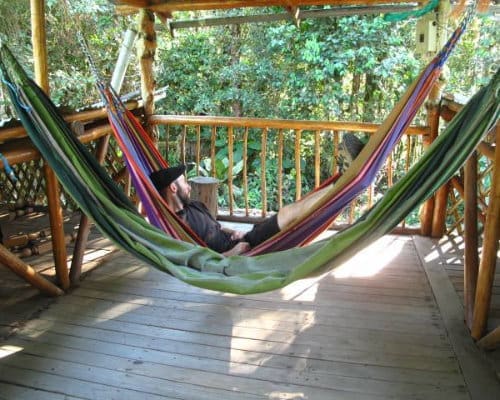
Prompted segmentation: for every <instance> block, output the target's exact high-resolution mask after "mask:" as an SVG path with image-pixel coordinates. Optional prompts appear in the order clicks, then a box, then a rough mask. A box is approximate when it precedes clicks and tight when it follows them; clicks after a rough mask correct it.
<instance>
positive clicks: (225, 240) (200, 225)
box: [177, 201, 238, 253]
mask: <svg viewBox="0 0 500 400" xmlns="http://www.w3.org/2000/svg"><path fill="white" fill-rule="evenodd" d="M177 215H178V216H179V217H181V218H182V219H183V220H184V221H185V222H186V223H187V224H188V225H189V226H190V228H191V229H192V230H193V231H194V232H195V233H196V234H197V235H198V236H199V237H200V238H201V239H202V240H203V241H204V242H205V243H206V245H207V246H208V247H209V248H211V249H212V250H215V251H217V252H218V253H224V252H225V251H228V250H230V249H232V248H233V247H234V246H235V245H236V244H237V243H238V241H237V240H236V241H235V240H231V234H230V233H228V232H225V231H223V230H222V226H221V225H220V224H219V223H218V222H217V221H216V220H215V219H214V217H212V215H211V214H210V212H209V211H208V208H207V207H206V206H205V204H203V203H201V202H199V201H191V202H190V203H189V204H188V205H185V206H184V209H183V210H181V211H179V212H178V213H177Z"/></svg>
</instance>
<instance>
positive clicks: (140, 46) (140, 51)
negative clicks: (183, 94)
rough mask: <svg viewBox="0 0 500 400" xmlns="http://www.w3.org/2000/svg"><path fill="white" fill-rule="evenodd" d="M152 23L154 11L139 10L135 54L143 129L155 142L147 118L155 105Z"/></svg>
mask: <svg viewBox="0 0 500 400" xmlns="http://www.w3.org/2000/svg"><path fill="white" fill-rule="evenodd" d="M154 23H155V15H154V13H153V12H151V11H149V10H146V9H141V10H140V12H139V40H138V41H137V55H138V58H139V60H140V67H141V94H142V100H143V102H144V113H145V117H146V121H145V129H146V131H147V132H148V133H149V135H150V136H151V138H153V140H154V141H155V143H156V142H157V141H158V134H157V132H156V129H155V128H154V126H151V125H149V124H148V118H149V116H151V115H153V114H154V107H155V104H154V89H155V83H156V82H155V78H154V72H153V64H154V58H155V53H156V31H155V27H154Z"/></svg>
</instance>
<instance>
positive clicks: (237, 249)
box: [222, 242, 250, 257]
mask: <svg viewBox="0 0 500 400" xmlns="http://www.w3.org/2000/svg"><path fill="white" fill-rule="evenodd" d="M248 250H250V244H249V243H248V242H239V243H237V244H236V246H234V247H233V248H232V249H230V250H228V251H226V252H224V253H222V255H223V256H226V257H229V256H236V255H238V254H241V253H244V252H245V251H248Z"/></svg>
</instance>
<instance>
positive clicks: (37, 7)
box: [31, 0, 69, 290]
mask: <svg viewBox="0 0 500 400" xmlns="http://www.w3.org/2000/svg"><path fill="white" fill-rule="evenodd" d="M31 26H32V33H31V34H32V36H31V38H32V43H33V59H34V68H35V80H36V82H37V83H38V85H39V86H40V87H41V88H42V89H43V90H44V91H45V92H46V93H48V92H49V81H48V72H47V71H48V68H47V48H46V38H45V3H44V0H31ZM44 173H45V183H46V191H47V201H48V205H49V219H50V229H51V233H52V244H53V246H52V252H53V254H54V263H55V268H56V274H57V279H58V281H59V284H60V285H61V287H62V288H63V289H65V290H66V289H68V288H69V276H68V267H67V264H66V260H67V255H66V244H65V240H64V226H63V217H62V209H61V204H60V188H59V183H58V181H57V178H56V175H55V173H54V171H53V170H52V169H51V168H50V167H49V166H48V165H47V163H45V164H44Z"/></svg>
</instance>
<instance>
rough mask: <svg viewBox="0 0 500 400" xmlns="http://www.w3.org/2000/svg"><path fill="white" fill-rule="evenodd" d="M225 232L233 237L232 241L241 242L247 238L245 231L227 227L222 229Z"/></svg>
mask: <svg viewBox="0 0 500 400" xmlns="http://www.w3.org/2000/svg"><path fill="white" fill-rule="evenodd" d="M221 229H222V230H223V231H224V232H226V233H229V234H230V235H231V240H241V239H243V238H244V237H245V235H246V232H243V231H235V230H234V229H230V228H227V227H222V228H221Z"/></svg>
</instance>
